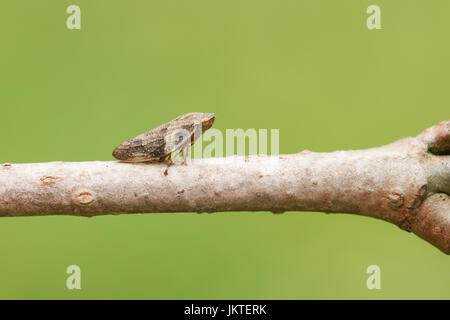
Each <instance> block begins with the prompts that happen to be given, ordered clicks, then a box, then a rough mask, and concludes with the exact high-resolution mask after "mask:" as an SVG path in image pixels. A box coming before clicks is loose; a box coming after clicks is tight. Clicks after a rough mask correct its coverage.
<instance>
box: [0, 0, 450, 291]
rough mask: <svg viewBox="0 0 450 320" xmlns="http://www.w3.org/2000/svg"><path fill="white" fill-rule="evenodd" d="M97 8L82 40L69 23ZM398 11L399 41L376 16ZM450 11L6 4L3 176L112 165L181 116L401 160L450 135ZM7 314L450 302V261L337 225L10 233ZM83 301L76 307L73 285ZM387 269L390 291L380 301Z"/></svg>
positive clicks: (63, 224) (22, 227)
mask: <svg viewBox="0 0 450 320" xmlns="http://www.w3.org/2000/svg"><path fill="white" fill-rule="evenodd" d="M71 4H77V5H79V6H80V7H81V12H82V16H81V18H82V25H81V30H68V29H67V28H66V19H67V17H68V16H69V15H68V14H67V13H66V8H67V7H68V6H69V5H71ZM371 4H377V5H379V6H380V7H381V19H382V30H372V31H371V30H368V29H367V27H366V18H367V16H368V15H367V14H366V8H367V7H368V6H369V5H371ZM449 12H450V2H449V1H447V0H441V1H438V0H436V1H425V0H421V1H411V0H397V1H384V0H383V1H382V0H376V1H363V0H351V1H350V0H347V1H335V0H322V1H317V0H307V1H301V0H282V1H280V0H227V1H224V0H222V1H216V0H213V1H212V0H189V1H188V0H177V1H174V0H171V1H137V0H133V1H107V0H96V1H88V0H71V1H66V0H64V1H61V0H60V1H56V0H52V1H49V0H39V1H32V0H28V1H13V0H2V1H1V4H0V43H1V47H0V48H1V50H0V108H1V109H0V110H1V118H0V119H1V126H0V136H1V141H0V143H1V152H0V162H13V163H14V162H45V161H53V160H61V161H83V160H112V157H111V152H112V149H113V148H114V147H115V146H116V145H117V144H118V143H120V142H122V141H123V140H125V139H128V138H130V137H132V136H134V135H137V134H139V133H142V132H144V131H146V130H148V129H150V128H153V127H155V126H157V125H159V124H161V123H164V122H166V121H167V120H170V119H172V118H174V117H176V116H178V115H180V114H183V113H186V112H192V111H202V112H215V113H216V123H215V125H214V126H215V128H218V129H221V130H225V129H226V128H244V129H247V128H267V129H270V128H279V129H280V153H295V152H299V151H301V150H303V149H310V150H313V151H332V150H336V149H358V148H368V147H373V146H378V145H383V144H387V143H390V142H392V141H394V140H396V139H399V138H401V137H403V136H407V135H411V136H413V135H416V134H417V133H419V132H420V131H422V130H423V129H425V128H427V127H429V126H431V125H433V124H435V123H437V122H440V121H442V120H445V119H448V118H449V115H450V112H449V110H450V108H449V98H450V91H449V74H450V62H449V56H450V44H449V38H448V35H449V31H450V18H449V15H448V13H449ZM0 243H1V245H0V298H7V299H15V298H20V299H22V298H31V299H33V298H38V299H47V298H62V299H81V298H86V299H91V298H112V299H120V298H133V299H231V298H233V299H300V298H306V299H310V298H324V299H331V298H343V299H355V298H362V299H371V298H375V299H380V298H388V299H390V298H425V299H428V298H438V299H439V298H446V299H448V298H450V273H449V270H450V259H449V257H448V256H446V255H444V254H443V253H441V252H440V251H438V250H437V249H435V248H434V247H433V246H431V245H430V244H428V243H426V242H424V241H423V240H421V239H419V238H417V237H416V236H415V235H413V234H409V233H406V232H404V231H401V230H400V229H398V228H397V227H395V226H394V225H391V224H388V223H386V222H383V221H378V220H374V219H370V218H365V217H360V216H352V215H325V214H322V213H299V212H290V213H285V214H282V215H273V214H271V213H267V212H262V213H247V212H236V213H216V214H201V215H198V214H191V213H178V214H140V215H121V216H103V217H96V218H92V219H86V218H81V217H70V216H53V217H30V218H2V219H0ZM71 264H76V265H79V266H80V267H81V272H82V289H81V290H72V291H70V290H68V289H66V278H67V277H68V275H67V274H66V273H65V271H66V267H67V266H68V265H71ZM371 264H376V265H379V266H380V267H381V276H382V278H381V286H382V289H381V290H373V291H370V290H368V289H367V288H366V279H367V277H368V275H367V274H366V273H365V272H366V268H367V266H369V265H371Z"/></svg>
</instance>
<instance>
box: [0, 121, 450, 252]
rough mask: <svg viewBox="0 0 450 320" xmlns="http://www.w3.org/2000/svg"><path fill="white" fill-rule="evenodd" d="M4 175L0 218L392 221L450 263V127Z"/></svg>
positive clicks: (58, 165)
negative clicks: (291, 149) (375, 144)
mask: <svg viewBox="0 0 450 320" xmlns="http://www.w3.org/2000/svg"><path fill="white" fill-rule="evenodd" d="M165 169H166V164H164V163H149V164H148V163H121V162H110V161H105V162H101V161H95V162H49V163H30V164H3V165H1V167H0V181H1V184H0V216H2V217H4V216H42V215H55V214H67V215H76V216H95V215H103V214H119V213H152V212H216V211H272V212H274V213H281V212H284V211H323V212H336V213H337V212H345V213H356V214H361V215H365V216H370V217H374V218H379V219H383V220H386V221H389V222H391V223H394V224H396V225H397V226H399V227H400V228H402V229H404V230H407V231H412V232H414V233H415V234H417V235H418V236H420V237H421V238H423V239H425V240H427V241H429V242H430V243H432V244H433V245H435V246H436V247H438V248H439V249H440V250H442V251H443V252H445V253H447V254H450V196H449V195H450V120H447V121H444V122H442V123H440V124H438V125H436V126H434V127H431V128H429V129H427V130H425V131H424V132H423V133H421V134H420V135H419V136H417V137H416V138H404V139H401V140H399V141H396V142H394V143H392V144H390V145H386V146H382V147H379V148H373V149H368V150H357V151H353V150H352V151H336V152H331V153H314V152H310V151H302V152H300V153H298V154H292V155H280V156H261V155H259V156H248V157H238V156H233V157H227V158H209V159H194V160H193V161H192V162H190V163H188V165H187V166H185V165H181V164H177V165H174V166H172V167H171V168H170V169H169V172H168V175H164V170H165Z"/></svg>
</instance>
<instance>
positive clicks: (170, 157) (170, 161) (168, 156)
mask: <svg viewBox="0 0 450 320" xmlns="http://www.w3.org/2000/svg"><path fill="white" fill-rule="evenodd" d="M166 157H167V159H168V160H169V163H168V164H167V167H166V170H164V175H165V176H167V174H168V173H169V167H170V166H171V165H173V161H172V154H171V153H169V154H168V155H167V156H165V157H164V158H166Z"/></svg>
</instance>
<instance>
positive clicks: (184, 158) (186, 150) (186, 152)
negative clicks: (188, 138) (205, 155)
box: [181, 146, 190, 165]
mask: <svg viewBox="0 0 450 320" xmlns="http://www.w3.org/2000/svg"><path fill="white" fill-rule="evenodd" d="M189 147H190V146H187V147H185V148H183V150H181V155H182V156H183V164H184V165H186V164H187V163H186V158H187V157H189Z"/></svg>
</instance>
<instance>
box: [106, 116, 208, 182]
mask: <svg viewBox="0 0 450 320" xmlns="http://www.w3.org/2000/svg"><path fill="white" fill-rule="evenodd" d="M214 119H215V116H214V113H200V112H191V113H186V114H184V115H182V116H179V117H178V118H175V119H173V120H172V121H169V122H167V123H165V124H163V125H160V126H159V127H156V128H154V129H152V130H150V131H147V132H145V133H143V134H141V135H138V136H137V137H134V138H131V139H129V140H127V141H124V142H123V143H121V144H120V145H119V146H117V148H115V149H114V151H113V157H114V158H116V159H117V160H121V161H125V162H146V161H156V160H159V161H163V160H165V159H168V160H169V161H170V163H169V165H170V164H172V154H174V156H177V155H178V153H179V152H181V154H182V156H183V161H184V162H186V157H187V156H188V152H189V148H190V147H191V145H193V144H194V143H195V141H196V140H197V139H198V138H199V137H200V136H201V135H202V133H203V132H205V131H206V130H208V129H209V128H211V126H212V124H213V122H214ZM165 174H167V171H166V172H165Z"/></svg>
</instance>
